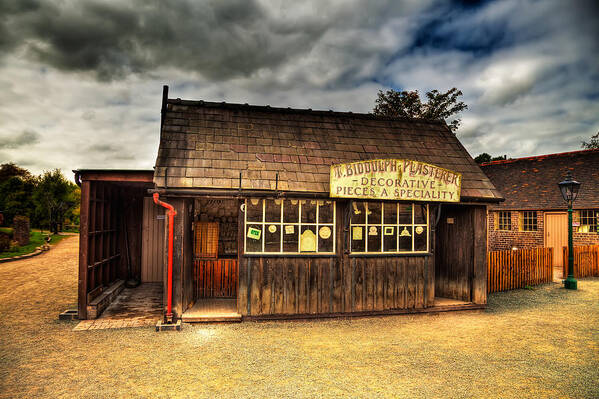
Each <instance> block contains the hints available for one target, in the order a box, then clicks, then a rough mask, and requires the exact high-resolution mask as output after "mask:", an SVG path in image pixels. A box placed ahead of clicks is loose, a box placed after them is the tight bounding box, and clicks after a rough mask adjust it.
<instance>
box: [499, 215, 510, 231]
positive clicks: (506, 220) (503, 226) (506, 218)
mask: <svg viewBox="0 0 599 399" xmlns="http://www.w3.org/2000/svg"><path fill="white" fill-rule="evenodd" d="M498 219H499V223H498V225H497V229H498V230H511V229H512V212H510V211H499V217H498Z"/></svg>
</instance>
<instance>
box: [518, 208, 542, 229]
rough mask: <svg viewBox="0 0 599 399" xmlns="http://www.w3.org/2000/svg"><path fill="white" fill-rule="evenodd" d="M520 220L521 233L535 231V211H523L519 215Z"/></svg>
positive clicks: (536, 226)
mask: <svg viewBox="0 0 599 399" xmlns="http://www.w3.org/2000/svg"><path fill="white" fill-rule="evenodd" d="M520 216H521V218H522V223H521V226H522V231H537V230H538V224H537V211H524V212H522V214H521V215H520Z"/></svg>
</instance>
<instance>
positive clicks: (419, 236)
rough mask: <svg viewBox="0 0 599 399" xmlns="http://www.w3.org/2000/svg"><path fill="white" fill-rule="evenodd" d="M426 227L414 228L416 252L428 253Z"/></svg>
mask: <svg viewBox="0 0 599 399" xmlns="http://www.w3.org/2000/svg"><path fill="white" fill-rule="evenodd" d="M426 236H427V228H426V226H416V227H414V251H426V249H427V248H426Z"/></svg>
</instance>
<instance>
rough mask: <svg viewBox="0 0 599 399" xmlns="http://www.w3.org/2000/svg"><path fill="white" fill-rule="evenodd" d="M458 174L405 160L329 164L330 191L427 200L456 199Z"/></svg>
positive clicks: (340, 195) (353, 195)
mask: <svg viewBox="0 0 599 399" xmlns="http://www.w3.org/2000/svg"><path fill="white" fill-rule="evenodd" d="M461 185H462V175H461V174H460V173H457V172H453V171H451V170H448V169H444V168H440V167H439V166H435V165H431V164H428V163H424V162H419V161H412V160H409V159H373V160H369V161H359V162H352V163H342V164H336V165H331V178H330V194H331V197H336V198H363V199H381V200H406V201H427V202H433V201H435V202H459V201H460V190H461Z"/></svg>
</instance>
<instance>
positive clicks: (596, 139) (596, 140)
mask: <svg viewBox="0 0 599 399" xmlns="http://www.w3.org/2000/svg"><path fill="white" fill-rule="evenodd" d="M582 148H584V149H585V150H597V149H599V132H598V133H597V134H596V135H594V136H591V138H590V140H589V141H583V142H582Z"/></svg>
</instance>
